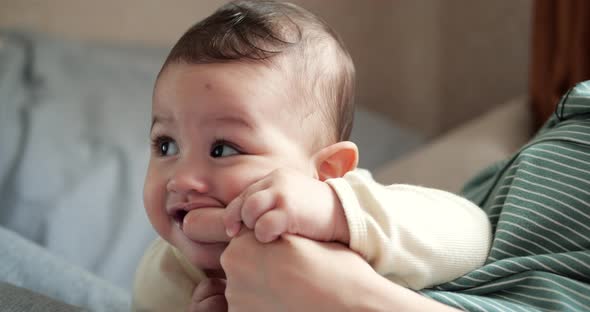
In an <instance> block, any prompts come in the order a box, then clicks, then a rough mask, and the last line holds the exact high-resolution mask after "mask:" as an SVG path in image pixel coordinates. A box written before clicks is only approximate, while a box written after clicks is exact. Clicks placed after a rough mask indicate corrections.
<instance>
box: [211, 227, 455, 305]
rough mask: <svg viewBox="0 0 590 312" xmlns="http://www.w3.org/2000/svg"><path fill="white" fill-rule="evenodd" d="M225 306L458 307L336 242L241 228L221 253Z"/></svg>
mask: <svg viewBox="0 0 590 312" xmlns="http://www.w3.org/2000/svg"><path fill="white" fill-rule="evenodd" d="M221 265H222V267H223V269H224V270H225V273H226V276H227V285H226V290H225V296H226V299H227V302H228V311H230V312H241V311H257V312H275V311H323V312H331V311H334V312H336V311H338V312H340V311H397V310H399V311H456V310H454V309H452V308H450V307H448V306H445V305H443V304H441V303H438V302H436V301H434V300H431V299H428V298H426V297H423V296H421V295H419V294H417V293H414V292H413V291H411V290H408V289H405V288H403V287H401V286H398V285H396V284H394V283H392V282H390V281H389V280H387V279H385V278H383V277H382V276H380V275H379V274H377V273H376V272H375V271H374V270H373V269H372V268H371V267H370V266H369V264H367V262H365V261H364V260H363V259H362V258H361V257H360V256H359V255H357V254H356V253H354V252H353V251H351V250H350V249H348V248H346V247H345V246H343V245H341V244H337V243H320V242H316V241H312V240H308V239H306V238H302V237H298V236H293V235H283V236H282V237H281V239H279V240H276V241H274V242H272V243H268V244H262V243H259V242H258V241H257V240H256V238H255V236H254V233H252V232H251V231H242V232H240V234H238V235H237V236H236V237H235V238H234V239H233V240H232V241H231V242H230V244H229V246H228V247H227V248H226V250H225V251H224V253H223V254H222V256H221Z"/></svg>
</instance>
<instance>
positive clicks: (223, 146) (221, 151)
mask: <svg viewBox="0 0 590 312" xmlns="http://www.w3.org/2000/svg"><path fill="white" fill-rule="evenodd" d="M238 154H240V152H239V151H238V150H237V149H235V148H233V147H231V146H230V145H229V144H228V143H226V142H223V141H218V142H215V143H214V144H213V146H211V153H210V154H209V155H210V156H211V157H213V158H219V157H227V156H233V155H238Z"/></svg>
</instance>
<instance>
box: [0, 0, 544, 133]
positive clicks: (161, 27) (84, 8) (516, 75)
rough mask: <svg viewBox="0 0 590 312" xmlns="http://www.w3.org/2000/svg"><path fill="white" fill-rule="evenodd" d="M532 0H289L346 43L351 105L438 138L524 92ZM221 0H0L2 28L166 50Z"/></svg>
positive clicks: (221, 0)
mask: <svg viewBox="0 0 590 312" xmlns="http://www.w3.org/2000/svg"><path fill="white" fill-rule="evenodd" d="M531 1H532V0H496V1H485V0H447V1H440V0H394V1H384V0H365V1H357V0H326V1H319V0H315V1H314V0H296V1H295V2H296V3H299V4H302V5H303V6H305V7H307V8H309V9H310V10H312V11H314V12H316V13H318V14H319V15H321V16H322V17H324V18H325V19H326V20H327V21H328V22H329V23H330V24H332V26H333V27H334V28H335V29H336V30H337V31H338V32H339V33H341V35H342V36H343V37H344V40H345V42H346V43H347V45H348V46H349V48H350V50H351V53H352V55H353V58H354V59H355V63H356V65H357V71H358V91H357V93H358V94H357V99H358V103H359V104H361V105H365V106H367V107H369V108H371V109H373V110H377V111H380V112H384V113H386V114H387V115H388V116H390V117H391V118H392V119H394V120H397V121H399V122H401V123H403V124H405V125H407V126H408V127H411V128H414V129H417V130H419V131H421V132H422V133H424V134H426V135H436V134H439V133H440V132H442V131H444V130H446V129H448V128H450V127H453V126H454V125H456V124H457V123H458V122H461V121H464V120H466V119H469V118H471V117H473V116H475V115H477V114H479V113H481V112H483V111H485V110H487V109H488V108H490V107H492V106H494V105H498V104H501V103H502V102H504V101H505V100H507V99H509V98H512V97H514V96H516V95H519V94H522V93H524V92H526V74H527V66H528V43H529V19H530V6H531ZM224 2H225V1H223V0H201V1H198V0H191V1H189V0H174V1H163V0H160V1H156V0H127V1H118V0H103V1H89V0H84V1H76V0H53V1H39V0H36V1H35V0H0V26H12V27H15V26H18V27H24V28H28V29H35V30H41V31H46V32H51V33H58V34H62V35H64V36H67V37H71V38H85V39H97V40H107V41H110V40H118V41H130V40H131V41H137V42H142V43H149V44H158V45H171V44H172V43H173V42H174V40H175V39H176V38H178V37H179V36H180V35H181V33H182V32H183V31H184V30H186V29H187V28H188V27H189V26H190V25H191V24H193V23H194V22H195V21H197V20H199V19H201V18H203V17H204V16H206V15H208V14H209V13H211V12H212V11H213V10H214V9H215V8H216V7H217V6H219V5H220V4H221V3H224Z"/></svg>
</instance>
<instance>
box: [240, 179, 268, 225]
mask: <svg viewBox="0 0 590 312" xmlns="http://www.w3.org/2000/svg"><path fill="white" fill-rule="evenodd" d="M275 205H276V196H274V195H273V192H272V191H270V189H266V190H262V191H260V192H256V193H254V194H252V195H250V197H248V198H246V200H245V201H244V203H243V204H242V220H243V221H244V224H245V225H246V227H248V228H249V229H252V230H253V229H254V226H255V225H256V221H257V220H258V218H260V216H262V215H263V214H264V213H266V212H267V211H269V210H271V209H273V208H274V207H275Z"/></svg>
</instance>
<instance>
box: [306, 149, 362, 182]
mask: <svg viewBox="0 0 590 312" xmlns="http://www.w3.org/2000/svg"><path fill="white" fill-rule="evenodd" d="M313 158H314V161H315V167H316V170H317V173H318V177H319V179H320V181H325V180H327V179H330V178H340V177H342V176H344V175H345V174H346V173H347V172H349V171H352V170H354V169H356V165H357V163H358V158H359V152H358V148H357V147H356V144H354V143H352V142H350V141H342V142H338V143H335V144H332V145H329V146H326V147H324V148H323V149H321V150H320V151H318V152H317V153H315V155H314V156H313Z"/></svg>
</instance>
